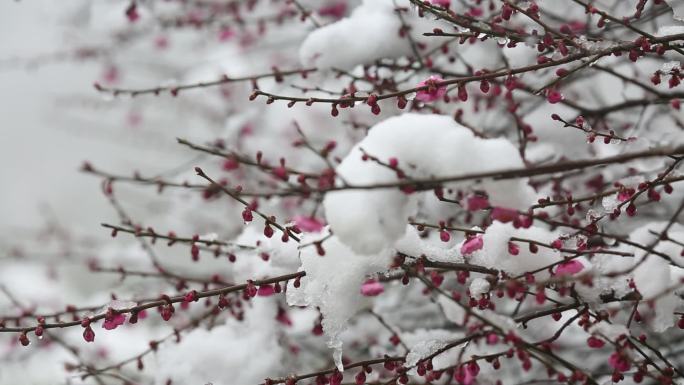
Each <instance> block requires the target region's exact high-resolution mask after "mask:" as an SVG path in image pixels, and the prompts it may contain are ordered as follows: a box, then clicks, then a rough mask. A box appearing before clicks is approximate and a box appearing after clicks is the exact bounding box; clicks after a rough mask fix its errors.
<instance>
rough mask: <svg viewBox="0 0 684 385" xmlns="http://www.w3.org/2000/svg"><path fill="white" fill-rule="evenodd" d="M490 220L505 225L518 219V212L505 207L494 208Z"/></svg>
mask: <svg viewBox="0 0 684 385" xmlns="http://www.w3.org/2000/svg"><path fill="white" fill-rule="evenodd" d="M490 216H491V217H492V219H495V220H497V221H499V222H503V223H507V222H513V221H514V220H516V219H518V212H517V211H516V210H514V209H509V208H506V207H494V208H493V209H492V212H491V213H490Z"/></svg>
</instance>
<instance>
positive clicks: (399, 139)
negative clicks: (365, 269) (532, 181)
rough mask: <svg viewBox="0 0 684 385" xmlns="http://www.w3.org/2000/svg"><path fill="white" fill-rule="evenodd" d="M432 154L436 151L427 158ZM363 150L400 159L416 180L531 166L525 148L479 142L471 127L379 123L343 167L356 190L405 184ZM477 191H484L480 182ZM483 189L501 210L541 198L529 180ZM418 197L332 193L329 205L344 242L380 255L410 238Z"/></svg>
mask: <svg viewBox="0 0 684 385" xmlns="http://www.w3.org/2000/svg"><path fill="white" fill-rule="evenodd" d="M425 148H430V149H431V150H430V151H428V152H426V151H425V150H424V149H425ZM362 150H363V151H365V152H366V153H368V154H369V155H372V156H374V157H377V158H378V159H380V160H383V161H385V162H387V161H388V160H389V159H390V158H392V157H396V158H397V159H398V161H399V164H398V167H399V168H402V169H405V170H406V171H405V172H406V173H407V174H408V175H410V176H411V177H412V178H423V179H427V178H431V177H437V178H438V177H447V176H458V175H462V174H467V173H476V172H484V171H493V170H503V169H510V168H516V167H522V166H523V162H522V160H521V158H520V155H519V153H518V150H517V149H516V147H515V146H514V145H513V144H511V143H510V142H509V141H508V140H506V139H503V138H498V139H481V138H478V137H475V136H474V135H473V134H472V133H471V132H470V131H469V130H468V129H467V128H465V127H463V126H461V125H460V124H458V123H456V122H454V121H453V120H452V119H451V118H449V117H447V116H441V115H418V114H403V115H400V116H397V117H392V118H389V119H386V120H384V121H382V122H380V123H378V124H376V125H375V126H373V127H372V128H371V130H370V132H369V134H368V136H367V137H366V138H364V139H363V140H362V141H361V142H359V143H357V144H356V146H354V148H353V149H352V150H351V152H350V153H349V154H348V155H347V156H346V157H345V158H344V160H343V161H342V163H341V164H340V165H339V166H338V167H337V169H336V171H337V173H338V175H339V176H340V177H341V178H343V179H344V180H345V181H347V182H348V183H349V184H351V185H373V184H376V183H391V182H397V181H398V179H397V176H396V173H395V172H394V170H391V169H389V168H387V167H384V166H382V165H379V164H377V163H375V162H372V161H363V160H362V155H363V151H362ZM338 183H339V184H341V182H338ZM457 185H458V184H457V183H448V184H447V186H457ZM469 186H471V187H472V186H475V187H477V185H474V184H472V183H471V184H470V185H469ZM479 186H480V188H481V189H483V190H485V191H486V192H487V193H488V194H489V201H490V202H491V204H492V205H494V206H503V207H510V208H520V209H523V208H526V207H527V206H528V205H529V204H531V203H532V202H533V201H534V198H535V193H534V190H533V189H532V187H530V186H529V185H528V184H527V178H521V179H515V180H501V181H492V180H485V181H483V182H482V183H481V184H479ZM475 187H473V188H475ZM417 195H420V194H412V195H407V194H405V193H403V192H401V191H399V190H398V189H375V190H345V191H336V192H330V193H328V194H327V195H326V197H325V200H324V202H323V206H324V208H325V212H326V218H327V219H328V223H329V224H330V227H331V229H332V231H333V232H334V233H335V235H337V236H338V237H339V239H340V240H341V241H342V242H344V243H345V244H347V245H348V246H349V247H350V248H351V249H352V250H354V251H355V252H358V253H362V254H372V253H377V252H379V251H381V250H383V249H385V248H387V247H391V246H392V244H393V243H394V242H396V241H397V240H399V239H400V238H401V237H402V236H403V235H404V233H405V229H406V219H407V218H408V217H409V216H411V215H414V214H415V212H416V204H417V198H416V196H417Z"/></svg>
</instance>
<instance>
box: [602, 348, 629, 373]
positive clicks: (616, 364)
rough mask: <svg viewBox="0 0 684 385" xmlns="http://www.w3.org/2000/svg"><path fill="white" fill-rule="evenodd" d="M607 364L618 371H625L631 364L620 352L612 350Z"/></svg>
mask: <svg viewBox="0 0 684 385" xmlns="http://www.w3.org/2000/svg"><path fill="white" fill-rule="evenodd" d="M608 364H609V365H610V366H611V367H612V368H613V369H615V370H617V371H620V372H626V371H628V370H629V368H631V367H632V365H631V364H630V363H629V360H628V359H627V358H626V357H625V356H624V355H623V353H621V352H614V353H613V354H611V355H610V357H608Z"/></svg>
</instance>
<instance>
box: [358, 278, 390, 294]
mask: <svg viewBox="0 0 684 385" xmlns="http://www.w3.org/2000/svg"><path fill="white" fill-rule="evenodd" d="M384 291H385V287H384V286H383V285H382V283H380V282H378V281H377V280H375V279H369V280H368V281H366V282H364V283H363V285H361V295H363V296H366V297H375V296H378V295H380V294H382V293H383V292H384Z"/></svg>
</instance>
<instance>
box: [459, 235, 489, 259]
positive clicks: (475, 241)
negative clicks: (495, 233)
mask: <svg viewBox="0 0 684 385" xmlns="http://www.w3.org/2000/svg"><path fill="white" fill-rule="evenodd" d="M482 246H484V241H483V240H482V235H477V236H474V237H472V238H470V239H468V240H466V241H465V242H463V246H461V254H463V255H469V254H472V253H474V252H475V251H477V250H480V249H481V248H482Z"/></svg>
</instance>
